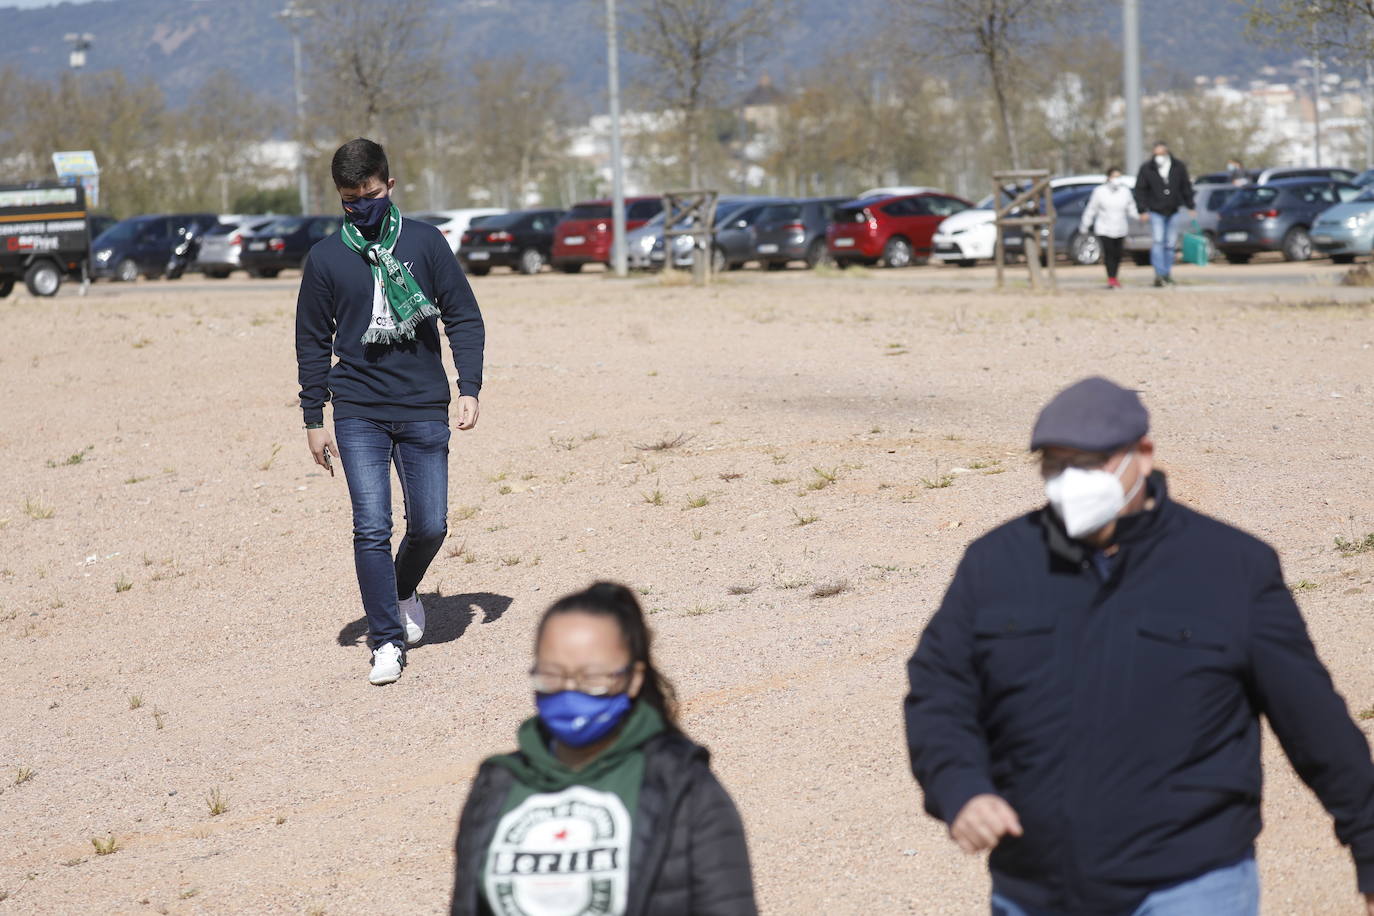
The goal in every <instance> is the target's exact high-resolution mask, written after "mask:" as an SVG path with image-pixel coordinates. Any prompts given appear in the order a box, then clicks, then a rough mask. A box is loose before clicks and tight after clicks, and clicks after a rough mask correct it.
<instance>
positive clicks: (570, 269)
mask: <svg viewBox="0 0 1374 916" xmlns="http://www.w3.org/2000/svg"><path fill="white" fill-rule="evenodd" d="M558 269H559V270H561V271H563V273H565V274H576V273H581V272H582V264H581V263H580V262H579V263H577V264H559V265H558Z"/></svg>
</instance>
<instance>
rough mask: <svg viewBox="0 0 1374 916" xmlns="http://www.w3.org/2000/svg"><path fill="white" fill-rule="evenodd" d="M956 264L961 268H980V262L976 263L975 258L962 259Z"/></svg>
mask: <svg viewBox="0 0 1374 916" xmlns="http://www.w3.org/2000/svg"><path fill="white" fill-rule="evenodd" d="M954 263H956V264H958V265H959V266H960V267H977V266H978V262H977V261H975V260H974V259H973V258H960V259H959V260H958V261H955V262H954Z"/></svg>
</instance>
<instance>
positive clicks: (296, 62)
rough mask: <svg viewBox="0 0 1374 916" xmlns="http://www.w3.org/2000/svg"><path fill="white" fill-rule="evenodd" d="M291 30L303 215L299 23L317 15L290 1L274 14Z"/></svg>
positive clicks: (306, 191) (306, 207) (306, 204)
mask: <svg viewBox="0 0 1374 916" xmlns="http://www.w3.org/2000/svg"><path fill="white" fill-rule="evenodd" d="M273 15H274V16H276V17H277V18H278V19H280V20H282V22H285V23H286V27H287V28H288V29H290V30H291V69H292V75H293V77H294V80H295V86H296V187H297V190H298V192H299V194H300V204H301V213H302V214H305V213H309V212H310V180H309V178H308V177H307V176H306V174H305V88H304V87H303V86H302V85H301V35H300V27H299V21H300V20H302V19H308V18H310V17H311V16H313V15H315V11H314V10H312V9H307V8H306V7H303V6H300V5H298V4H297V3H296V0H290V2H288V3H287V4H286V8H285V9H282V10H280V11H278V12H276V13H274V14H273Z"/></svg>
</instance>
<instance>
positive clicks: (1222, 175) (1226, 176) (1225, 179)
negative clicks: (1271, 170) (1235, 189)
mask: <svg viewBox="0 0 1374 916" xmlns="http://www.w3.org/2000/svg"><path fill="white" fill-rule="evenodd" d="M1263 172H1264V170H1263V169H1242V170H1241V174H1242V175H1244V177H1245V181H1244V182H1243V184H1257V183H1258V182H1259V177H1260V175H1261V174H1262V173H1263ZM1203 184H1229V185H1235V184H1236V176H1235V175H1233V174H1232V173H1230V172H1207V173H1206V174H1204V175H1198V176H1196V177H1195V178H1194V179H1193V187H1194V188H1196V187H1197V186H1198V185H1203Z"/></svg>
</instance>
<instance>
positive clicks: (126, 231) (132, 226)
mask: <svg viewBox="0 0 1374 916" xmlns="http://www.w3.org/2000/svg"><path fill="white" fill-rule="evenodd" d="M143 222H144V221H143V220H136V219H126V220H125V221H124V222H122V223H115V224H114V225H113V226H111V227H110V228H108V229H106V230H105V231H104V232H102V233H101V234H100V238H98V239H96V240H95V242H94V243H93V244H94V245H95V246H98V247H104V246H106V245H119V244H122V243H124V242H131V241H133V239H134V235H135V234H136V233H137V232H138V229H139V226H141V225H142V224H143Z"/></svg>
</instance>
